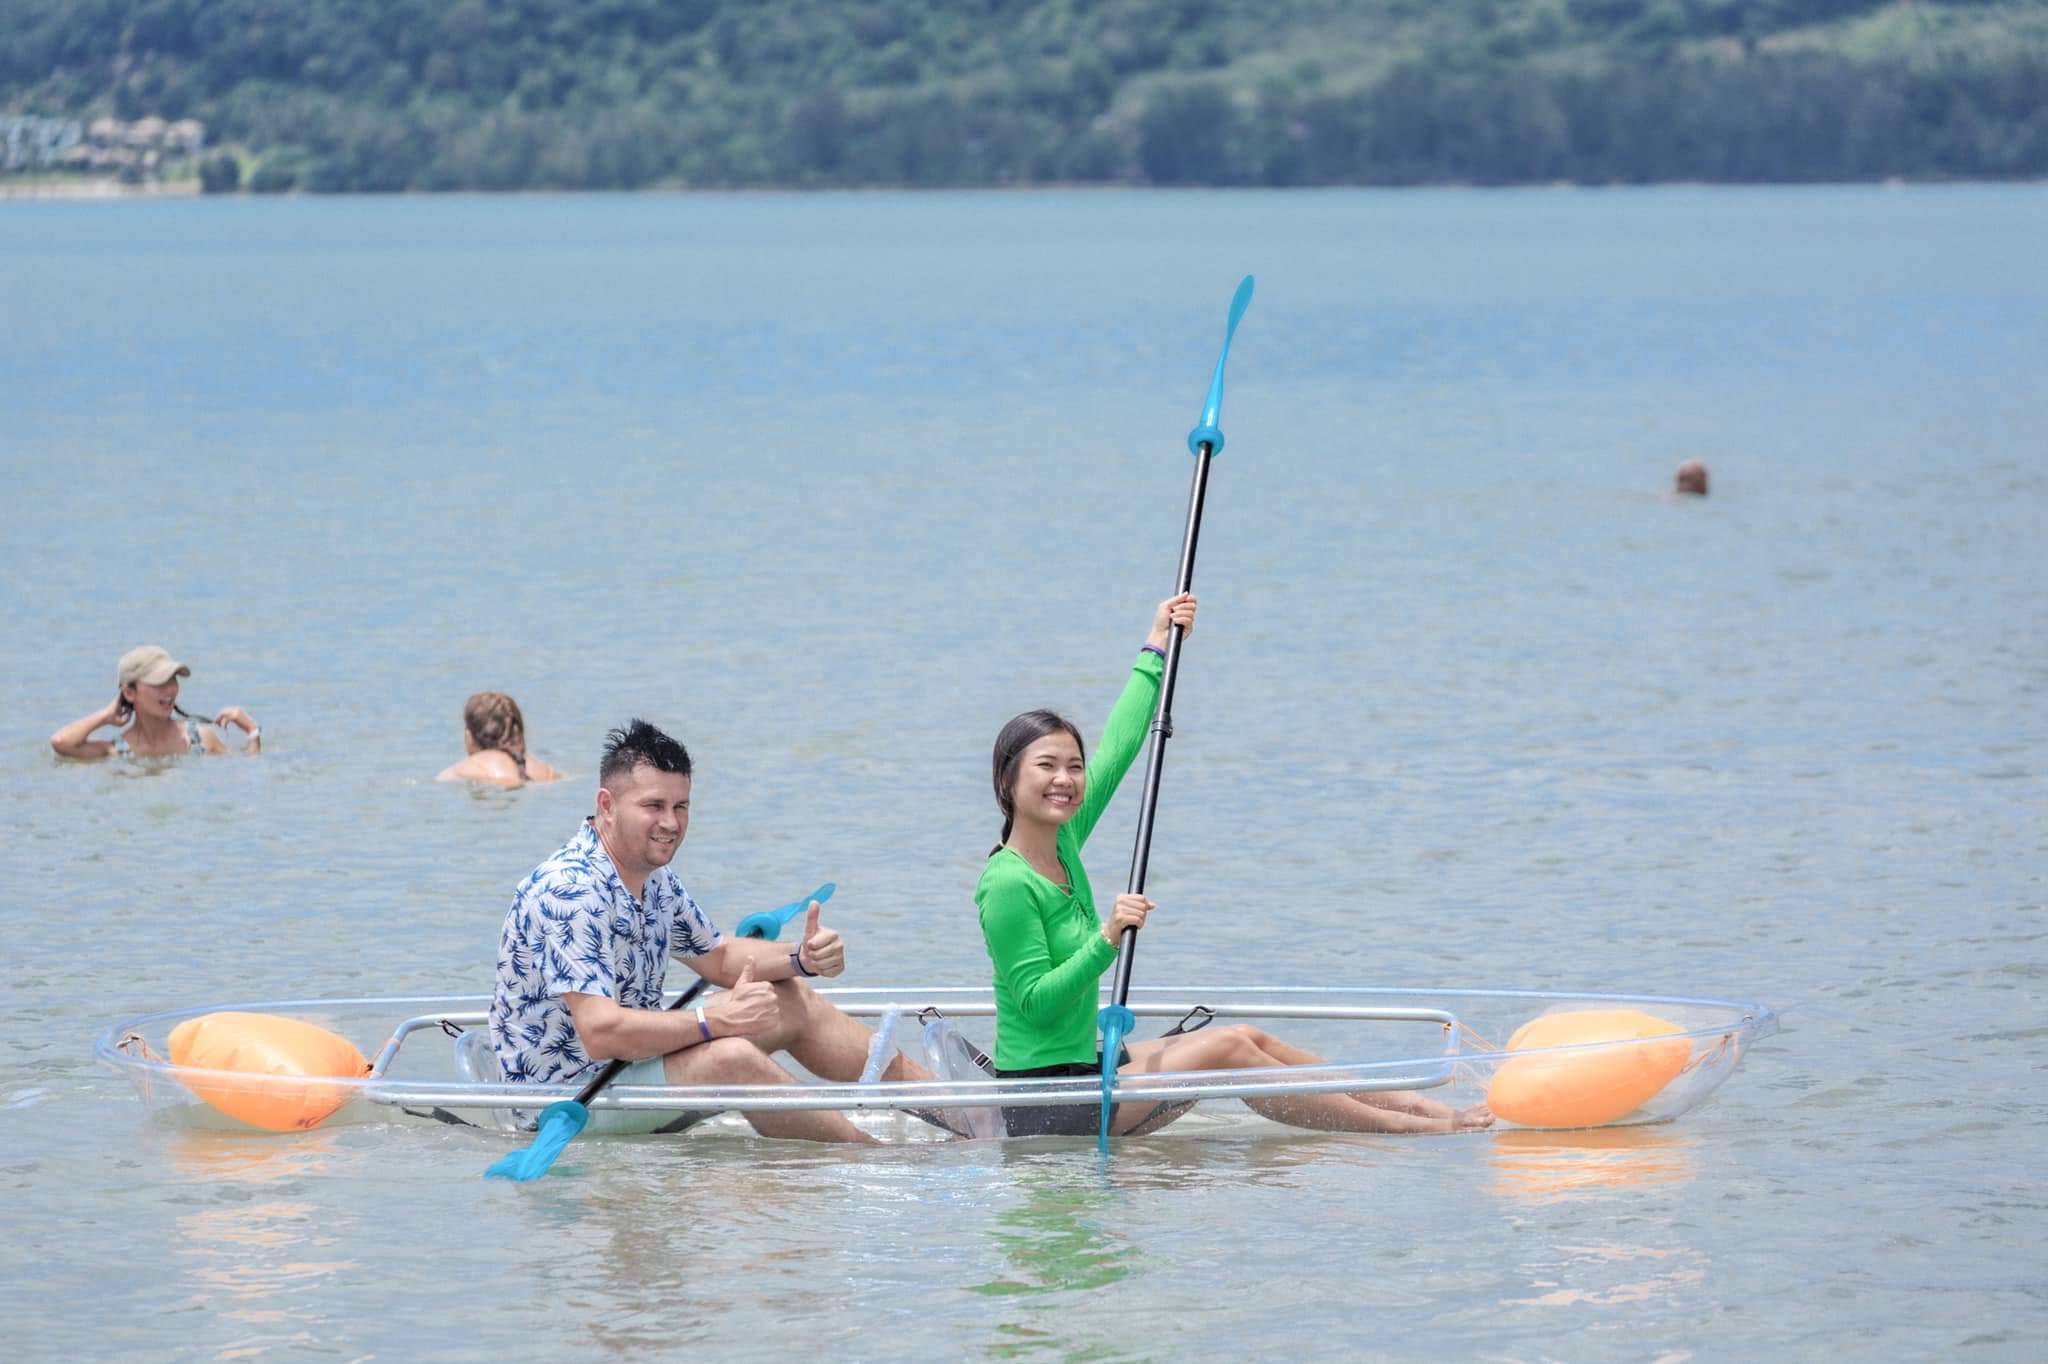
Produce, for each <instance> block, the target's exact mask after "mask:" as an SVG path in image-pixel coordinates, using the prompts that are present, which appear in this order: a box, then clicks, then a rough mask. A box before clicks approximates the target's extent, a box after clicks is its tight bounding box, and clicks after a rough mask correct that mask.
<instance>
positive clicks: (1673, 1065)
mask: <svg viewBox="0 0 2048 1364" xmlns="http://www.w3.org/2000/svg"><path fill="white" fill-rule="evenodd" d="M819 993H820V994H822V995H824V996H826V997H827V998H829V999H830V1000H832V1002H833V1003H835V1004H837V1005H838V1006H839V1007H840V1008H841V1009H843V1010H845V1011H846V1012H847V1013H848V1014H851V1015H853V1016H854V1017H856V1018H860V1019H862V1020H863V1021H865V1022H866V1023H867V1024H868V1025H869V1027H871V1028H872V1029H873V1030H874V1032H875V1035H876V1038H877V1042H876V1045H875V1047H874V1048H873V1049H872V1050H871V1053H870V1058H869V1064H868V1066H867V1074H866V1075H864V1076H863V1077H862V1078H861V1079H859V1080H855V1081H830V1080H821V1079H817V1078H815V1077H810V1076H806V1075H804V1074H803V1073H802V1072H801V1070H800V1069H799V1068H798V1067H796V1065H795V1063H794V1062H793V1061H791V1060H790V1059H789V1058H788V1057H787V1056H782V1057H780V1058H779V1059H781V1060H782V1061H783V1062H784V1063H785V1064H786V1065H788V1066H789V1067H790V1068H791V1069H792V1071H794V1072H796V1073H797V1074H798V1075H799V1078H800V1079H801V1080H802V1083H800V1084H797V1085H793V1086H792V1085H780V1086H777V1085H628V1084H617V1085H614V1086H612V1087H610V1088H609V1089H607V1090H605V1091H603V1092H602V1093H600V1094H599V1095H598V1096H597V1097H596V1098H595V1099H594V1100H592V1102H591V1103H590V1105H589V1107H590V1109H591V1111H592V1112H593V1114H596V1113H602V1112H606V1111H638V1112H650V1111H651V1112H654V1113H674V1114H676V1115H677V1116H678V1119H679V1120H683V1119H687V1120H688V1121H687V1122H685V1121H679V1122H678V1124H677V1125H678V1127H681V1126H686V1125H689V1123H691V1122H695V1121H698V1120H701V1119H704V1118H706V1117H710V1116H716V1115H722V1114H737V1113H744V1112H750V1111H751V1112H764V1111H770V1110H791V1109H834V1110H843V1111H848V1112H850V1113H852V1114H853V1115H854V1116H855V1118H856V1121H862V1120H863V1117H866V1118H868V1119H870V1121H867V1122H864V1123H863V1125H867V1126H871V1127H880V1128H887V1129H888V1130H890V1131H893V1132H897V1133H899V1134H901V1135H904V1136H906V1137H928V1138H930V1139H934V1140H945V1139H948V1138H949V1137H951V1136H953V1135H956V1134H957V1135H977V1136H995V1135H1000V1134H1001V1132H1002V1130H1003V1129H1002V1126H1001V1120H1000V1118H999V1117H998V1116H996V1115H997V1114H998V1113H999V1110H1000V1109H1001V1108H1003V1107H1029V1106H1035V1105H1043V1104H1075V1103H1090V1102H1097V1101H1099V1099H1100V1097H1101V1083H1100V1080H1099V1079H1090V1078H1087V1077H1081V1078H1071V1079H1069V1078H1060V1079H1020V1078H1011V1079H997V1078H994V1077H992V1076H990V1075H989V1074H988V1073H987V1072H986V1071H985V1070H983V1069H982V1067H981V1065H979V1064H977V1062H978V1061H981V1060H983V1059H985V1055H984V1054H985V1051H986V1050H987V1049H988V1048H989V1047H990V1045H991V1043H992V1038H993V1031H994V1016H995V1000H994V996H993V995H992V993H991V992H990V991H989V990H988V989H986V988H975V987H963V986H938V987H910V988H836V987H827V988H824V989H821V990H820V991H819ZM489 1006H490V1000H489V998H488V997H487V996H482V995H469V996H422V997H394V998H363V999H330V1000H270V1001H260V1002H253V1003H240V1004H222V1005H206V1006H202V1007H198V1008H190V1009H177V1010H170V1011H166V1012H162V1013H153V1014H147V1015H144V1016H142V1017H138V1018H132V1019H128V1020H126V1021H124V1022H121V1023H117V1024H115V1025H114V1026H113V1027H112V1028H110V1029H109V1030H108V1031H107V1032H106V1034H105V1035H104V1036H102V1037H101V1038H100V1040H99V1042H98V1044H97V1045H96V1046H95V1048H94V1056H95V1058H96V1059H98V1060H99V1061H101V1062H103V1063H105V1064H106V1065H108V1066H110V1067H112V1068H113V1069H115V1070H117V1071H119V1072H120V1073H121V1074H123V1075H125V1076H127V1077H128V1079H129V1080H130V1081H131V1082H132V1083H133V1084H134V1086H135V1089H136V1092H137V1093H138V1094H139V1095H140V1096H141V1098H142V1100H143V1102H144V1103H145V1104H146V1105H147V1106H148V1108H149V1109H150V1110H152V1112H154V1113H158V1114H161V1115H163V1116H164V1117H166V1118H167V1119H169V1120H172V1121H177V1122H182V1123H186V1124H189V1125H192V1126H198V1127H215V1128H239V1127H243V1126H244V1124H243V1123H241V1122H239V1121H237V1120H236V1119H235V1118H232V1117H229V1116H227V1115H226V1114H227V1110H229V1109H232V1108H234V1107H235V1105H234V1104H233V1102H231V1100H232V1099H233V1097H234V1096H236V1095H238V1094H239V1095H244V1096H261V1097H263V1098H265V1099H268V1098H272V1097H277V1096H286V1095H288V1096H290V1097H291V1098H292V1099H293V1100H294V1101H303V1100H311V1101H312V1106H313V1108H314V1109H315V1110H317V1111H319V1112H320V1113H321V1115H322V1116H320V1117H319V1118H316V1119H314V1120H312V1121H310V1122H304V1123H300V1124H298V1125H299V1126H303V1127H310V1126H325V1125H332V1124H336V1123H349V1122H365V1121H385V1120H392V1121H397V1120H406V1121H410V1120H415V1119H424V1120H427V1121H438V1122H469V1123H474V1124H476V1125H478V1126H483V1127H490V1128H498V1129H503V1130H507V1131H512V1130H517V1129H518V1128H520V1127H521V1126H523V1125H527V1124H526V1123H525V1121H524V1115H530V1114H532V1113H534V1112H536V1111H537V1110H539V1109H541V1108H544V1107H545V1106H546V1105H548V1104H549V1103H552V1102H554V1101H556V1100H559V1099H568V1098H573V1097H574V1096H575V1094H576V1092H577V1089H578V1086H574V1085H524V1084H507V1083H505V1082H504V1081H503V1080H502V1079H500V1078H499V1076H498V1074H497V1067H496V1062H495V1060H494V1058H493V1057H492V1056H491V1053H490V1048H489V1045H488V1039H487V1030H486V1028H485V1020H486V1017H487V1011H488V1009H489ZM1129 1007H1130V1009H1131V1011H1132V1013H1133V1014H1134V1015H1136V1017H1137V1020H1138V1024H1137V1027H1136V1029H1135V1030H1134V1031H1133V1032H1132V1034H1131V1035H1130V1040H1132V1041H1144V1040H1146V1039H1148V1038H1152V1037H1157V1036H1159V1035H1161V1034H1162V1033H1165V1032H1167V1031H1168V1030H1169V1029H1171V1028H1174V1027H1175V1026H1176V1025H1179V1026H1182V1027H1185V1028H1187V1029H1189V1030H1192V1029H1194V1028H1196V1027H1200V1026H1206V1025H1208V1024H1209V1023H1211V1022H1216V1023H1224V1024H1228V1023H1249V1024H1252V1025H1255V1026H1257V1027H1260V1028H1263V1029H1265V1030H1266V1031H1267V1032H1269V1033H1271V1034H1273V1035H1274V1036H1276V1037H1279V1038H1281V1039H1283V1040H1285V1041H1286V1042H1288V1043H1290V1044H1292V1045H1293V1046H1296V1047H1299V1048H1302V1049H1304V1050H1306V1051H1308V1052H1311V1053H1313V1054H1315V1055H1317V1056H1321V1057H1326V1058H1328V1059H1327V1060H1326V1061H1324V1062H1322V1063H1319V1064H1314V1065H1294V1066H1276V1067H1266V1068H1257V1069H1233V1070H1201V1071H1187V1072H1177V1073H1158V1074H1120V1075H1119V1076H1118V1078H1117V1082H1116V1087H1115V1090H1114V1097H1115V1099H1116V1100H1117V1101H1118V1102H1125V1101H1133V1102H1153V1103H1175V1102H1182V1101H1199V1102H1205V1103H1214V1102H1218V1101H1223V1100H1241V1099H1250V1100H1254V1101H1256V1100H1259V1099H1263V1098H1271V1097H1278V1096H1282V1095H1290V1094H1315V1093H1332V1092H1347V1093H1360V1094H1364V1093H1371V1092H1382V1091H1416V1092H1422V1093H1427V1094H1429V1095H1430V1096H1431V1097H1432V1098H1434V1099H1436V1100H1438V1101H1440V1102H1442V1103H1444V1104H1446V1105H1448V1106H1450V1107H1453V1108H1463V1107H1467V1106H1470V1105H1474V1104H1480V1103H1489V1102H1491V1103H1492V1105H1493V1107H1494V1110H1495V1113H1496V1117H1497V1119H1498V1121H1497V1123H1496V1130H1498V1129H1499V1128H1501V1127H1515V1126H1531V1127H1544V1128H1563V1127H1571V1128H1579V1127H1609V1126H1613V1127H1620V1126H1636V1125H1641V1124H1647V1123H1662V1122H1669V1121H1670V1120H1672V1119H1674V1118H1677V1117H1679V1116H1680V1115H1681V1114H1684V1113H1686V1112H1688V1111H1689V1110H1691V1109H1692V1108H1694V1107H1696V1106H1698V1105H1699V1104H1700V1102H1701V1101H1703V1100H1704V1099H1706V1098H1707V1096H1708V1095H1710V1094H1712V1093H1713V1092H1714V1090H1715V1089H1716V1088H1718V1087H1719V1086H1720V1084H1721V1082H1722V1081H1723V1080H1725V1079H1727V1078H1728V1076H1729V1075H1730V1074H1732V1073H1733V1072H1734V1070H1735V1067H1736V1065H1737V1064H1738V1063H1739V1062H1740V1060H1741V1058H1742V1056H1743V1054H1744V1052H1745V1051H1747V1049H1748V1047H1749V1045H1750V1044H1751V1043H1752V1042H1754V1041H1756V1040H1757V1039H1759V1038H1761V1037H1766V1036H1768V1035H1770V1034H1771V1033H1772V1032H1774V1031H1775V1030H1776V1026H1777V1018H1776V1015H1775V1014H1774V1013H1773V1012H1772V1011H1771V1010H1770V1009H1768V1008H1766V1007H1764V1006H1762V1005H1759V1004H1746V1003H1738V1002H1733V1001H1728V1000H1718V999H1696V998H1687V997H1683V996H1672V995H1613V994H1569V993H1559V992H1551V991H1526V990H1453V989H1441V990H1400V989H1377V988H1359V987H1348V986H1328V987H1319V986H1241V985H1226V986H1210V985H1200V986H1193V985H1190V986H1148V987H1138V988H1134V989H1133V990H1132V991H1131V998H1130V1001H1129ZM230 1011H232V1012H236V1013H248V1014H260V1015H268V1016H271V1017H273V1018H280V1019H292V1020H298V1021H299V1022H303V1023H307V1024H311V1025H313V1026H315V1027H317V1028H320V1029H325V1030H327V1031H328V1032H331V1033H334V1034H338V1035H339V1036H340V1037H342V1038H345V1039H347V1040H348V1041H349V1042H350V1043H352V1044H353V1045H354V1046H355V1047H356V1048H358V1049H359V1050H360V1051H361V1053H362V1055H363V1056H364V1057H365V1058H366V1059H367V1063H368V1073H367V1074H362V1075H357V1076H326V1075H307V1074H270V1073H258V1072H255V1071H251V1070H221V1069H202V1068H195V1067H192V1066H180V1065H174V1064H172V1063H171V1061H169V1060H168V1059H166V1058H167V1057H168V1056H169V1055H170V1047H169V1038H170V1034H171V1032H172V1030H173V1029H174V1028H176V1027H177V1026H178V1025H179V1024H181V1023H184V1022H186V1021H187V1020H192V1019H199V1018H202V1017H205V1016H207V1015H211V1014H216V1013H223V1012H230ZM1558 1016H1563V1017H1558ZM1622 1018H1639V1019H1640V1018H1647V1019H1648V1020H1649V1021H1650V1022H1653V1023H1656V1024H1658V1025H1659V1026H1658V1027H1657V1028H1656V1029H1655V1030H1654V1035H1650V1036H1645V1035H1638V1033H1637V1032H1627V1034H1626V1035H1621V1034H1616V1035H1613V1036H1608V1035H1606V1034H1605V1033H1604V1032H1603V1031H1602V1028H1601V1027H1594V1028H1592V1029H1591V1033H1590V1035H1586V1034H1587V1031H1588V1030H1587V1029H1586V1028H1584V1027H1580V1026H1578V1025H1579V1023H1580V1022H1581V1021H1582V1020H1583V1021H1598V1020H1608V1019H1622ZM1535 1020H1546V1021H1547V1022H1551V1023H1559V1024H1564V1025H1568V1026H1566V1027H1565V1028H1564V1029H1563V1031H1562V1033H1561V1034H1560V1033H1559V1032H1558V1030H1557V1029H1556V1028H1553V1029H1552V1030H1551V1035H1550V1036H1548V1037H1539V1038H1537V1042H1538V1043H1540V1044H1532V1043H1530V1042H1529V1041H1527V1040H1525V1041H1524V1042H1523V1043H1521V1044H1519V1045H1511V1044H1510V1038H1511V1037H1513V1036H1515V1035H1516V1034H1517V1032H1518V1031H1522V1032H1525V1033H1534V1032H1540V1031H1541V1030H1540V1029H1538V1028H1536V1027H1535V1026H1534V1021H1535ZM1525 1025H1527V1026H1525ZM1603 1026H1604V1025H1603ZM1606 1031H1607V1032H1612V1031H1613V1029H1612V1027H1607V1029H1606ZM1624 1031H1626V1030H1624ZM1560 1036H1562V1038H1563V1040H1562V1041H1560V1040H1559V1038H1560ZM372 1048H374V1050H372ZM897 1049H901V1050H902V1051H903V1052H905V1053H906V1054H907V1055H909V1056H910V1057H911V1058H912V1059H915V1060H918V1061H920V1062H922V1063H923V1064H924V1065H925V1066H926V1067H927V1068H928V1069H929V1070H931V1071H932V1072H933V1073H934V1074H935V1075H937V1076H939V1077H941V1078H937V1079H934V1080H929V1081H915V1082H887V1081H881V1080H879V1079H875V1078H871V1077H873V1076H877V1075H879V1074H880V1072H881V1069H882V1067H883V1064H884V1063H885V1062H886V1060H887V1059H888V1056H889V1055H893V1053H894V1052H895V1051H896V1050H897ZM885 1051H886V1054H885ZM1653 1062H1654V1064H1652V1063H1653ZM1651 1070H1654V1071H1655V1074H1654V1075H1649V1074H1648V1072H1649V1071H1651ZM1645 1076H1647V1078H1644V1077H1645ZM1616 1077H1620V1078H1621V1079H1622V1080H1624V1081H1626V1084H1625V1085H1624V1086H1623V1091H1624V1092H1622V1096H1621V1098H1620V1099H1619V1100H1613V1101H1603V1102H1606V1107H1608V1108H1612V1107H1614V1106H1615V1104H1616V1103H1620V1104H1622V1105H1625V1107H1623V1108H1622V1111H1618V1112H1615V1113H1613V1114H1612V1115H1609V1114H1607V1113H1606V1112H1605V1110H1604V1109H1602V1108H1601V1106H1600V1105H1599V1104H1594V1105H1592V1106H1590V1107H1589V1106H1588V1104H1587V1102H1585V1100H1586V1098H1587V1096H1588V1095H1592V1094H1593V1093H1594V1092H1595V1090H1596V1088H1598V1087H1600V1086H1608V1087H1612V1085H1613V1083H1614V1082H1615V1081H1616ZM1653 1080H1654V1081H1655V1083H1654V1084H1652V1083H1651V1082H1652V1081H1653ZM1628 1085H1634V1086H1636V1089H1635V1090H1628V1089H1627V1086H1628ZM1510 1088H1513V1089H1514V1090H1515V1091H1516V1092H1517V1093H1518V1094H1536V1095H1538V1096H1539V1099H1541V1102H1535V1101H1530V1100H1527V1099H1518V1100H1517V1103H1515V1104H1507V1105H1503V1103H1502V1102H1500V1100H1502V1099H1504V1098H1505V1097H1507V1093H1508V1090H1509V1089H1510ZM1638 1091H1639V1092H1638ZM224 1096H225V1097H226V1099H227V1100H229V1101H228V1102H223V1100H224ZM1542 1096H1553V1097H1549V1098H1545V1097H1542ZM1546 1104H1547V1105H1548V1107H1546V1106H1545V1105H1546ZM1232 1107H1235V1106H1234V1105H1232ZM1504 1107H1506V1108H1508V1109H1511V1110H1514V1111H1515V1112H1519V1113H1520V1114H1521V1117H1522V1119H1523V1120H1521V1121H1518V1120H1517V1119H1516V1118H1515V1117H1513V1116H1510V1115H1509V1114H1508V1113H1506V1112H1503V1111H1502V1110H1503V1108H1504ZM1589 1115H1590V1116H1591V1117H1592V1118H1596V1119H1597V1120H1588V1119H1589ZM898 1119H901V1120H898ZM1529 1119H1534V1120H1533V1121H1531V1120H1529ZM1165 1130H1166V1131H1168V1132H1171V1131H1172V1130H1173V1128H1171V1127H1169V1128H1166V1129H1165Z"/></svg>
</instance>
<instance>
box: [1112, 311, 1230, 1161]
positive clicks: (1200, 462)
mask: <svg viewBox="0 0 2048 1364" xmlns="http://www.w3.org/2000/svg"><path fill="white" fill-rule="evenodd" d="M1251 301H1252V277H1251V276H1250V275H1246V276H1245V277H1244V280H1243V282H1242V283H1240V284H1239V285H1238V286H1237V293H1236V295H1235V296H1234V297H1232V298H1231V300H1230V321H1229V322H1228V323H1226V324H1225V325H1224V328H1223V352H1222V354H1220V355H1218V356H1217V357H1216V374H1215V377H1214V378H1212V379H1210V380H1209V396H1208V398H1207V399H1206V400H1204V402H1203V403H1202V420H1201V422H1200V423H1199V424H1197V425H1196V427H1195V429H1194V430H1192V431H1190V432H1188V452H1189V453H1190V454H1192V455H1194V457H1195V486H1194V491H1193V492H1192V493H1191V494H1190V495H1189V497H1188V525H1187V531H1186V533H1185V534H1184V535H1183V536H1182V537H1181V542H1180V577H1179V579H1178V580H1177V581H1178V584H1179V585H1178V586H1176V587H1175V588H1174V589H1173V590H1174V595H1175V596H1179V595H1180V594H1181V593H1183V592H1186V591H1188V590H1189V588H1191V587H1193V586H1194V581H1195V540H1196V538H1197V537H1198V536H1199V535H1200V534H1201V530H1202V498H1203V495H1204V494H1205V493H1206V492H1207V490H1208V484H1209V461H1210V459H1212V458H1213V457H1214V456H1216V455H1220V454H1222V453H1223V428H1222V427H1220V426H1218V425H1217V423H1218V422H1219V421H1221V420H1222V419H1223V366H1224V363H1225V362H1226V361H1228V360H1229V359H1230V339H1231V338H1232V337H1233V336H1236V335H1237V324H1238V323H1239V322H1241V321H1243V320H1244V310H1245V309H1246V308H1247V307H1249V306H1250V305H1251ZM1180 640H1181V632H1180V627H1179V626H1178V625H1176V626H1174V627H1173V632H1172V635H1171V636H1170V637H1169V638H1168V640H1167V643H1166V676H1165V679H1164V680H1163V681H1162V682H1161V683H1160V686H1159V709H1158V710H1157V711H1156V712H1155V713H1154V714H1153V717H1152V740H1151V745H1150V747H1148V748H1147V749H1146V751H1145V786H1144V794H1143V797H1142V803H1141V805H1140V807H1139V810H1138V843H1137V847H1136V848H1135V849H1134V850H1133V851H1132V853H1131V879H1130V887H1129V893H1130V894H1132V895H1141V894H1143V893H1144V890H1145V864H1146V862H1147V861H1148V860H1149V859H1150V858H1151V856H1152V815H1153V812H1154V811H1155V810H1157V809H1158V806H1159V775H1160V772H1161V771H1162V769H1163V768H1164V767H1165V765H1166V741H1167V740H1168V739H1169V738H1171V737H1172V736H1173V682H1174V678H1175V677H1176V676H1178V674H1179V672H1180ZM1137 951H1138V930H1137V929H1135V928H1126V929H1125V930H1124V931H1123V938H1122V941H1121V942H1120V943H1119V944H1118V947H1117V954H1116V976H1115V984H1114V986H1113V987H1112V989H1111V991H1110V998H1111V999H1112V1000H1113V1001H1114V1002H1113V1003H1111V1004H1110V1005H1108V1006H1107V1007H1106V1008H1104V1009H1103V1010H1102V1012H1101V1013H1099V1014H1097V1015H1096V1017H1095V1024H1096V1026H1097V1027H1099V1028H1101V1029H1102V1126H1101V1128H1100V1130H1099V1133H1098V1136H1097V1145H1098V1146H1099V1147H1100V1149H1101V1151H1102V1153H1103V1154H1104V1155H1108V1154H1109V1123H1110V1114H1111V1111H1112V1105H1111V1103H1110V1098H1109V1096H1110V1093H1111V1092H1112V1091H1113V1090H1114V1089H1115V1088H1116V1067H1117V1056H1118V1054H1119V1053H1120V1052H1121V1051H1122V1050H1123V1040H1124V1038H1125V1037H1127V1036H1128V1035H1129V1034H1130V1031H1131V1028H1132V1026H1133V1025H1134V1024H1135V1023H1136V1022H1137V1020H1136V1019H1135V1018H1134V1017H1132V1015H1131V1011H1130V1008H1129V1006H1128V1004H1127V1001H1128V1000H1129V999H1130V997H1131V958H1132V957H1134V956H1135V955H1137Z"/></svg>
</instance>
